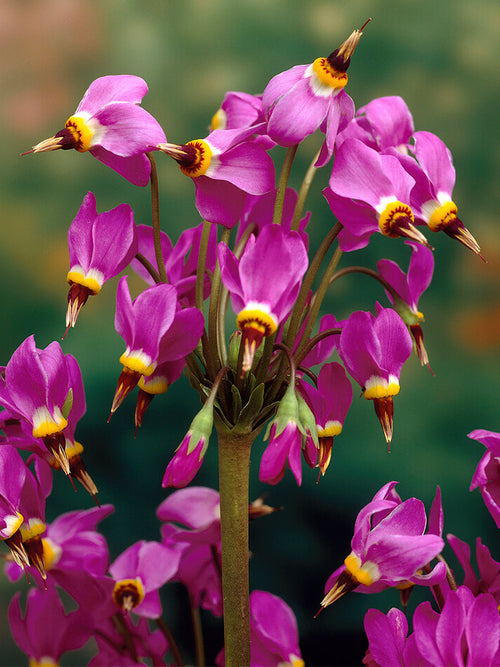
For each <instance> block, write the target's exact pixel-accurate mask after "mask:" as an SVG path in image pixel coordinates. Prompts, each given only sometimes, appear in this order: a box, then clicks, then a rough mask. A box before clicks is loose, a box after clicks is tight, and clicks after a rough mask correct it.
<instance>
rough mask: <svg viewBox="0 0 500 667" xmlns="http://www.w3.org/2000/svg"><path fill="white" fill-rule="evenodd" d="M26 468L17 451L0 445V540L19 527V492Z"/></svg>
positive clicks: (22, 485) (26, 471)
mask: <svg viewBox="0 0 500 667" xmlns="http://www.w3.org/2000/svg"><path fill="white" fill-rule="evenodd" d="M28 472H29V471H28V468H27V467H26V464H25V463H24V461H23V459H22V458H21V455H20V454H19V452H18V451H17V450H16V449H15V448H14V447H11V446H10V445H7V444H3V443H2V445H1V446H0V540H7V539H9V538H11V537H12V536H13V535H14V534H15V533H16V532H17V531H18V530H19V528H20V527H21V524H22V523H23V521H24V516H23V515H22V514H21V512H20V511H19V510H20V500H21V492H22V490H23V487H24V482H25V480H26V475H27V474H28Z"/></svg>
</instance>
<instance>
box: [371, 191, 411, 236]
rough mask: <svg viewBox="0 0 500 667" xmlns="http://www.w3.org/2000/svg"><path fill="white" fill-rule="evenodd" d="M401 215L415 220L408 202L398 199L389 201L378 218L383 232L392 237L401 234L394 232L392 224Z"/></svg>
mask: <svg viewBox="0 0 500 667" xmlns="http://www.w3.org/2000/svg"><path fill="white" fill-rule="evenodd" d="M401 217H405V218H410V220H411V221H412V222H413V220H414V218H413V212H412V210H411V208H410V207H409V206H408V204H403V202H401V201H397V200H395V201H391V202H389V203H388V204H387V206H386V207H385V208H384V210H383V211H382V213H381V214H380V217H379V219H378V226H379V229H380V231H381V232H382V234H384V236H389V237H391V238H396V237H398V236H400V234H394V232H393V231H392V226H393V224H394V223H395V222H396V220H397V219H398V218H401Z"/></svg>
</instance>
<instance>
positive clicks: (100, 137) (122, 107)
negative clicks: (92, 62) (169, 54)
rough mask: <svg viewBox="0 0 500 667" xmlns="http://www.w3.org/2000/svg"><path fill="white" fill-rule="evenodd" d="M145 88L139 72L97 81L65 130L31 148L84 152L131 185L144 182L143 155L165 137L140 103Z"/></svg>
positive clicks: (147, 171)
mask: <svg viewBox="0 0 500 667" xmlns="http://www.w3.org/2000/svg"><path fill="white" fill-rule="evenodd" d="M147 92H148V87H147V84H146V82H145V81H144V80H143V79H141V78H140V77H138V76H132V75H128V74H122V75H118V76H114V75H112V76H102V77H100V78H99V79H96V80H95V81H93V82H92V83H91V84H90V86H89V88H88V90H87V92H86V93H85V95H84V96H83V98H82V100H81V102H80V104H79V105H78V107H77V109H76V111H75V112H74V113H73V115H72V116H70V117H69V118H68V120H67V121H66V124H65V127H64V129H63V130H61V131H60V132H58V133H57V134H56V135H54V136H53V137H51V138H50V139H45V140H44V141H42V142H40V143H39V144H37V145H36V146H34V147H33V149H32V151H30V152H32V153H42V152H45V151H54V150H58V149H61V148H62V149H63V150H67V149H71V148H74V149H75V150H77V151H79V152H81V153H83V152H86V151H89V153H91V155H93V156H94V157H96V158H97V159H98V160H100V161H101V162H103V163H104V164H106V165H108V166H109V167H111V168H112V169H114V170H115V171H116V172H118V173H119V174H120V175H121V176H123V177H124V178H126V179H127V180H128V181H130V182H131V183H133V184H134V185H147V184H148V181H149V176H150V173H151V165H150V162H149V160H148V158H147V157H146V155H145V153H147V152H148V151H152V150H155V147H156V146H157V144H159V143H162V142H164V141H166V138H165V133H164V132H163V130H162V129H161V127H160V125H159V124H158V122H157V121H156V120H155V119H154V118H153V116H151V115H150V114H149V113H148V112H147V111H145V110H144V109H142V107H140V106H139V104H140V103H141V101H142V98H143V97H144V96H145V95H146V93H147Z"/></svg>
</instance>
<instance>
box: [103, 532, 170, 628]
mask: <svg viewBox="0 0 500 667" xmlns="http://www.w3.org/2000/svg"><path fill="white" fill-rule="evenodd" d="M179 561H180V553H179V551H177V550H175V549H172V548H170V547H168V546H166V545H165V544H160V543H158V542H146V541H145V540H141V541H140V542H136V544H133V545H132V546H131V547H129V548H128V549H126V550H125V551H124V552H123V553H122V554H120V556H118V558H117V559H116V560H115V561H114V562H113V563H112V564H111V566H110V568H109V572H110V574H111V576H112V577H113V579H114V580H115V586H114V590H113V601H114V602H115V604H116V605H117V606H118V607H119V608H120V609H123V610H124V611H131V610H132V609H133V610H134V613H136V614H138V615H139V616H145V617H146V618H158V617H159V616H161V602H160V596H159V593H158V590H159V589H160V588H161V586H163V584H165V583H166V582H167V581H169V580H170V579H173V577H174V576H175V575H176V573H177V569H178V567H179Z"/></svg>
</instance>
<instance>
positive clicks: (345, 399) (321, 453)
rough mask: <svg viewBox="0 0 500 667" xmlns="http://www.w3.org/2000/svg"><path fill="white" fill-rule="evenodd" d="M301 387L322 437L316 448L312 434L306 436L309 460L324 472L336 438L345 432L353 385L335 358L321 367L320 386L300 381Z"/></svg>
mask: <svg viewBox="0 0 500 667" xmlns="http://www.w3.org/2000/svg"><path fill="white" fill-rule="evenodd" d="M299 391H300V392H301V393H302V394H303V395H304V396H305V398H306V400H307V402H308V404H309V407H310V408H311V410H312V412H313V414H314V417H315V419H316V429H317V435H318V441H319V449H318V450H316V449H315V447H314V443H313V442H312V438H311V437H308V438H307V440H308V443H307V444H308V445H309V446H308V447H306V449H304V454H305V456H306V461H307V463H308V464H309V465H310V466H311V467H318V468H319V469H320V472H321V474H322V475H324V474H325V472H326V469H327V468H328V466H329V465H330V460H331V456H332V447H333V439H334V437H335V436H336V435H339V434H340V433H341V432H342V428H343V426H344V421H345V418H346V414H347V411H348V410H349V407H350V405H351V402H352V385H351V383H350V381H349V379H348V378H347V376H346V374H345V370H344V368H343V367H342V366H341V365H340V364H338V363H336V362H332V363H330V364H324V365H323V366H322V367H321V370H320V372H319V374H318V388H317V389H315V388H314V387H312V386H311V385H310V384H308V383H306V382H301V383H300V385H299ZM314 451H315V453H316V456H315V457H314V459H309V458H308V453H309V452H314Z"/></svg>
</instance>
